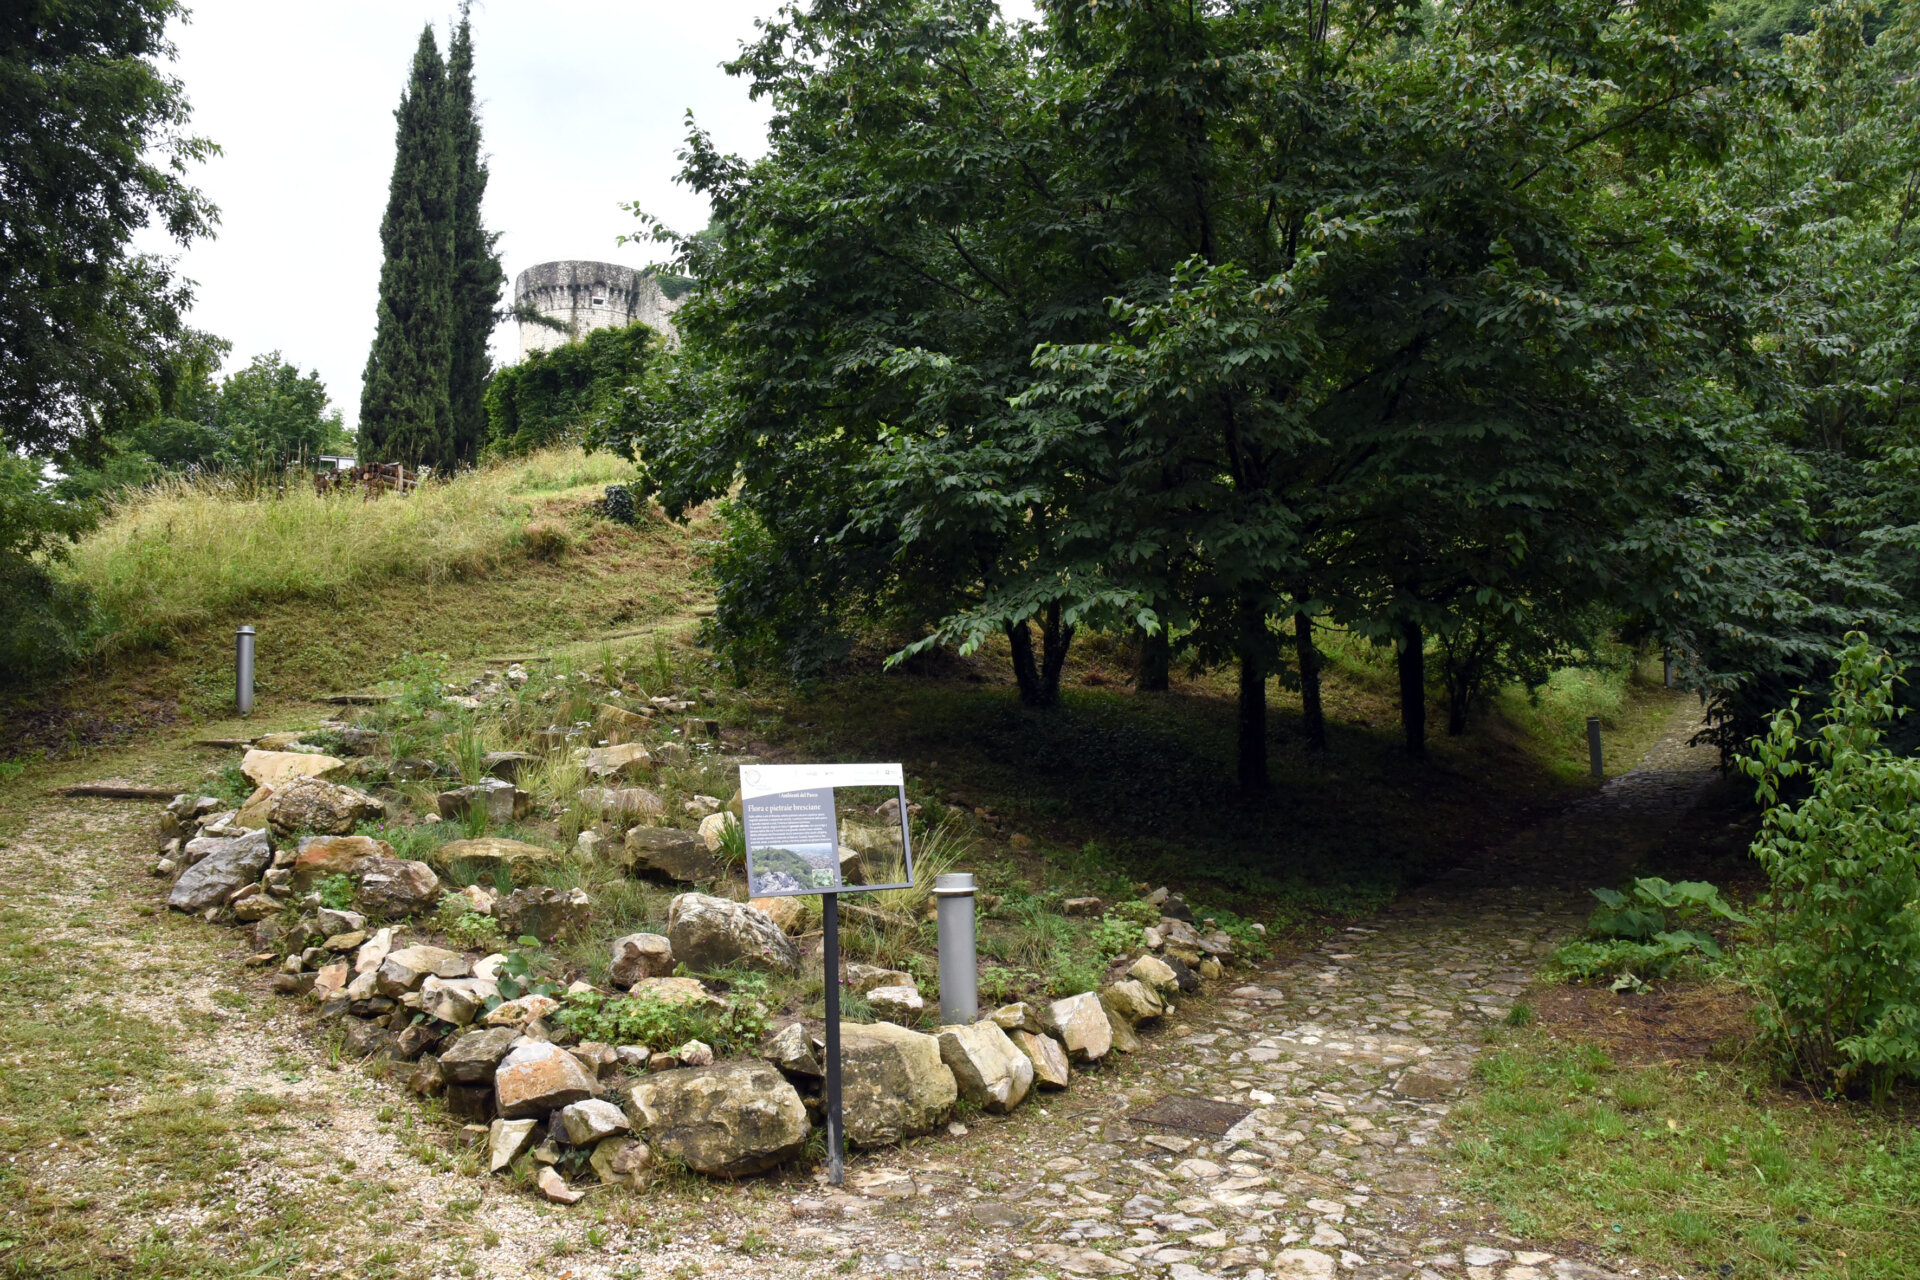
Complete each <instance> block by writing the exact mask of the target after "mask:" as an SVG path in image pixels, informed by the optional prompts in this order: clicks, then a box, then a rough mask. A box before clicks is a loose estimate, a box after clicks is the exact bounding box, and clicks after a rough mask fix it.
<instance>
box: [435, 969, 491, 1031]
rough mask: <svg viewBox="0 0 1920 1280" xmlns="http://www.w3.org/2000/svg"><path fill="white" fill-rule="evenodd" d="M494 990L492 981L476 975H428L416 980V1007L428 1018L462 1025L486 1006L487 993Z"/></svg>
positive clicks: (457, 1025) (475, 1016)
mask: <svg viewBox="0 0 1920 1280" xmlns="http://www.w3.org/2000/svg"><path fill="white" fill-rule="evenodd" d="M498 994H499V990H498V988H497V987H495V986H494V984H493V983H491V982H483V981H481V980H480V979H478V978H454V979H452V980H448V979H446V978H434V977H429V978H428V979H427V980H426V981H425V982H423V983H421V984H420V1011H421V1012H422V1013H424V1014H426V1015H427V1016H428V1017H430V1018H438V1019H439V1020H440V1021H442V1022H451V1023H452V1024H453V1025H454V1026H456V1027H464V1026H466V1025H467V1024H468V1023H469V1022H472V1021H473V1020H474V1019H475V1018H477V1017H479V1016H480V1014H481V1013H482V1012H483V1011H484V1010H485V1009H486V1007H487V1000H488V998H489V997H491V996H494V995H498Z"/></svg>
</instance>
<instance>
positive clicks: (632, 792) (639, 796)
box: [576, 787, 667, 822]
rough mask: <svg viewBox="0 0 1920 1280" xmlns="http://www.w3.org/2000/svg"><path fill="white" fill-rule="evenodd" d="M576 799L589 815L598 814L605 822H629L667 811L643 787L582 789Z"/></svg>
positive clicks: (658, 798) (657, 798) (656, 797)
mask: <svg viewBox="0 0 1920 1280" xmlns="http://www.w3.org/2000/svg"><path fill="white" fill-rule="evenodd" d="M576 798H577V799H578V800H579V801H580V803H581V804H582V805H583V806H585V808H586V809H587V811H588V812H589V813H597V814H599V815H600V817H601V819H602V820H603V821H606V822H631V821H633V820H634V819H636V818H650V817H657V816H659V815H660V814H663V813H665V812H666V811H667V807H666V805H664V804H662V803H661V802H660V797H659V796H657V795H655V794H654V793H653V792H651V791H648V790H647V789H646V788H645V787H619V788H613V787H583V788H581V790H580V791H579V792H577V793H576Z"/></svg>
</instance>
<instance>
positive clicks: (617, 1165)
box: [587, 1137, 653, 1185]
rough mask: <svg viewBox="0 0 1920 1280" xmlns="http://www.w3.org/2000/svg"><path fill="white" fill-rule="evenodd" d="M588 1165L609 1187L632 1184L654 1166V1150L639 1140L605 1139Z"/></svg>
mask: <svg viewBox="0 0 1920 1280" xmlns="http://www.w3.org/2000/svg"><path fill="white" fill-rule="evenodd" d="M587 1163H588V1164H589V1165H591V1166H592V1167H593V1171H594V1172H595V1173H596V1174H598V1175H600V1181H602V1182H605V1183H607V1184H609V1185H614V1184H618V1183H621V1182H628V1183H631V1182H632V1181H633V1180H634V1178H635V1177H636V1176H637V1175H639V1174H641V1173H643V1172H645V1171H646V1170H647V1169H648V1168H649V1167H650V1166H651V1165H652V1164H653V1148H651V1147H649V1146H648V1145H647V1144H646V1143H644V1142H642V1141H640V1140H639V1139H638V1138H624V1137H614V1138H606V1139H603V1140H602V1141H601V1142H600V1143H599V1144H598V1145H597V1146H595V1147H594V1149H593V1154H592V1155H590V1156H588V1157H587Z"/></svg>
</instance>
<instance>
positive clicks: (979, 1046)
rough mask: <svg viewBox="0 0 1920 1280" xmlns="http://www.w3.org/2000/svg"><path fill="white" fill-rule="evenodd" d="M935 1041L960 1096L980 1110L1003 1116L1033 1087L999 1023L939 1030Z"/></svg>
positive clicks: (1025, 1062) (1027, 1063)
mask: <svg viewBox="0 0 1920 1280" xmlns="http://www.w3.org/2000/svg"><path fill="white" fill-rule="evenodd" d="M884 989H885V988H882V990H884ZM935 1038H936V1039H938V1040H939V1041H940V1059H941V1061H943V1062H945V1063H946V1064H947V1068H948V1070H950V1071H952V1072H953V1078H954V1083H955V1084H956V1085H957V1086H958V1087H959V1090H960V1096H961V1097H963V1098H965V1099H966V1100H967V1101H969V1102H971V1103H973V1104H974V1105H975V1106H977V1107H979V1108H981V1109H982V1110H984V1111H990V1112H994V1113H997V1114H1002V1115H1004V1114H1005V1113H1006V1112H1009V1111H1011V1110H1013V1109H1014V1108H1015V1107H1017V1106H1019V1105H1020V1103H1021V1101H1022V1100H1023V1099H1025V1098H1026V1096H1027V1090H1028V1089H1030V1088H1032V1086H1033V1077H1034V1069H1033V1062H1032V1060H1031V1059H1029V1058H1028V1057H1027V1055H1026V1054H1025V1053H1024V1052H1022V1051H1021V1050H1020V1049H1019V1048H1018V1047H1017V1046H1016V1045H1015V1044H1014V1043H1013V1041H1012V1040H1010V1039H1008V1038H1007V1033H1006V1031H1005V1030H1003V1029H1002V1028H1001V1027H1000V1026H999V1024H997V1023H994V1022H991V1021H985V1022H976V1023H974V1024H973V1025H972V1026H953V1027H942V1028H940V1031H939V1033H938V1035H937V1036H936V1037H935Z"/></svg>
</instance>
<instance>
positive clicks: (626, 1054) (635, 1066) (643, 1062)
mask: <svg viewBox="0 0 1920 1280" xmlns="http://www.w3.org/2000/svg"><path fill="white" fill-rule="evenodd" d="M613 1055H614V1059H615V1060H616V1061H617V1062H619V1064H620V1065H621V1066H622V1067H624V1068H625V1069H627V1070H628V1071H644V1070H646V1067H647V1059H648V1058H651V1057H652V1056H653V1053H652V1051H651V1050H649V1049H648V1048H647V1046H645V1045H643V1044H623V1045H621V1046H620V1047H619V1048H617V1049H615V1050H614V1051H613Z"/></svg>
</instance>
